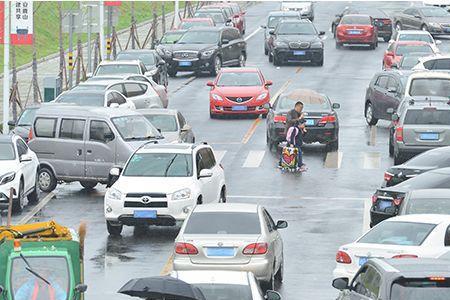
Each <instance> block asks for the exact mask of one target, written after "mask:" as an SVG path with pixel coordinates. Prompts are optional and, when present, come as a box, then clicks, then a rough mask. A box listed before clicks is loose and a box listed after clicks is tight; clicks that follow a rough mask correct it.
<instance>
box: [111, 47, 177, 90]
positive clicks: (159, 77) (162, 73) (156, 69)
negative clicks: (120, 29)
mask: <svg viewBox="0 0 450 300" xmlns="http://www.w3.org/2000/svg"><path fill="white" fill-rule="evenodd" d="M124 60H125V61H130V60H140V61H142V62H143V63H144V66H145V69H146V71H145V72H144V74H145V76H148V77H150V78H152V79H153V81H154V82H156V83H157V84H160V85H163V86H166V87H167V85H168V84H169V78H168V74H167V64H166V62H165V61H164V59H163V58H162V57H161V56H160V55H159V53H158V51H156V50H152V49H130V50H122V51H120V52H119V53H118V54H117V57H116V61H124ZM144 74H142V75H144Z"/></svg>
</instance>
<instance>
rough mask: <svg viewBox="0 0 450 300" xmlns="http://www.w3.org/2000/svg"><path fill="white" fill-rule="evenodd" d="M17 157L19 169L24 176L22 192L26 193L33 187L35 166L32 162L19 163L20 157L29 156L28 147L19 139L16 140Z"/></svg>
mask: <svg viewBox="0 0 450 300" xmlns="http://www.w3.org/2000/svg"><path fill="white" fill-rule="evenodd" d="M16 148H17V155H18V157H19V163H20V169H21V170H22V174H23V176H24V191H25V192H28V191H29V190H31V189H32V188H33V187H34V183H35V179H36V166H35V164H34V162H33V161H32V160H30V161H23V162H21V161H20V157H21V156H22V155H26V154H29V153H28V150H29V149H28V146H27V145H26V144H25V142H24V141H22V140H21V139H17V140H16Z"/></svg>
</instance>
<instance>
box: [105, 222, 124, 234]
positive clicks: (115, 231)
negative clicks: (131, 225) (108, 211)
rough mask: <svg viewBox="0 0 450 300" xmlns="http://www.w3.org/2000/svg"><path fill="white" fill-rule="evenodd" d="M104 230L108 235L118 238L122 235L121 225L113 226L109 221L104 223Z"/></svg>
mask: <svg viewBox="0 0 450 300" xmlns="http://www.w3.org/2000/svg"><path fill="white" fill-rule="evenodd" d="M106 228H107V229H108V233H109V234H110V235H114V236H118V235H121V234H122V229H123V224H113V223H111V222H110V221H106Z"/></svg>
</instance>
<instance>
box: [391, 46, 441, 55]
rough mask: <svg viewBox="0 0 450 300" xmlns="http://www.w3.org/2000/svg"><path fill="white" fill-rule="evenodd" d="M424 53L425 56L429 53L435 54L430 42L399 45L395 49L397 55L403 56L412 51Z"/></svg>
mask: <svg viewBox="0 0 450 300" xmlns="http://www.w3.org/2000/svg"><path fill="white" fill-rule="evenodd" d="M419 52H420V53H424V56H426V55H427V54H433V49H432V48H431V46H430V45H429V44H424V45H398V46H397V49H395V55H397V56H403V55H407V54H410V53H419Z"/></svg>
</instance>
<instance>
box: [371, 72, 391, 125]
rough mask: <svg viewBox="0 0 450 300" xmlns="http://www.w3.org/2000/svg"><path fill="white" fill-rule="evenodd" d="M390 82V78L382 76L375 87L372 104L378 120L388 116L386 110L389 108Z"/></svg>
mask: <svg viewBox="0 0 450 300" xmlns="http://www.w3.org/2000/svg"><path fill="white" fill-rule="evenodd" d="M388 81H389V77H388V76H386V75H380V76H379V77H378V78H377V80H376V81H375V84H374V86H373V96H372V104H373V112H374V114H375V117H377V118H380V117H382V116H384V115H385V114H386V109H384V108H385V107H386V106H387V100H386V93H387V84H388Z"/></svg>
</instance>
